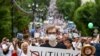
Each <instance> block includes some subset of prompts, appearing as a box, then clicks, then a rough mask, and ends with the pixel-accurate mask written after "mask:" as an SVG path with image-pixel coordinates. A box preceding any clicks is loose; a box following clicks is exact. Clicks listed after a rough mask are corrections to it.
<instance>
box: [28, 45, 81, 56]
mask: <svg viewBox="0 0 100 56" xmlns="http://www.w3.org/2000/svg"><path fill="white" fill-rule="evenodd" d="M80 54H81V51H78V50H67V49H57V48H48V47H33V46H29V47H28V56H81V55H80Z"/></svg>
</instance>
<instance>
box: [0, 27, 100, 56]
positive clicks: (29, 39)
mask: <svg viewBox="0 0 100 56" xmlns="http://www.w3.org/2000/svg"><path fill="white" fill-rule="evenodd" d="M33 35H34V37H33V36H31V34H30V33H28V32H27V33H24V34H23V38H22V39H20V38H17V37H15V38H13V39H12V41H9V39H8V38H7V37H4V38H3V39H2V42H1V44H0V56H27V53H28V52H27V50H28V46H36V47H50V48H60V49H66V50H67V49H68V50H80V51H82V56H95V48H94V47H93V44H94V43H99V40H100V39H99V38H100V35H99V34H98V35H97V36H96V37H82V36H79V34H78V33H77V32H75V31H74V32H73V33H72V35H73V36H72V37H70V34H69V33H68V32H62V31H61V30H60V29H59V28H57V27H55V26H50V27H48V28H47V29H46V30H45V36H41V35H40V32H38V31H37V32H34V34H33ZM86 46H87V47H89V46H91V47H89V48H85V47H86ZM83 47H84V48H85V49H86V50H84V48H83ZM84 53H85V54H84Z"/></svg>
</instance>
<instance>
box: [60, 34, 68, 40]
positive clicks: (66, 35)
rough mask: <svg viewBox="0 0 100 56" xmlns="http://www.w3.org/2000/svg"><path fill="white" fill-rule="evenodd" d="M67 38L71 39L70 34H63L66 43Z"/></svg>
mask: <svg viewBox="0 0 100 56" xmlns="http://www.w3.org/2000/svg"><path fill="white" fill-rule="evenodd" d="M67 38H69V34H68V33H63V38H62V40H63V41H65V40H66V39H67Z"/></svg>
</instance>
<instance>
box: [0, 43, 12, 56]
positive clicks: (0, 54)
mask: <svg viewBox="0 0 100 56" xmlns="http://www.w3.org/2000/svg"><path fill="white" fill-rule="evenodd" d="M0 56H12V51H11V50H9V46H8V45H7V44H2V48H1V50H0Z"/></svg>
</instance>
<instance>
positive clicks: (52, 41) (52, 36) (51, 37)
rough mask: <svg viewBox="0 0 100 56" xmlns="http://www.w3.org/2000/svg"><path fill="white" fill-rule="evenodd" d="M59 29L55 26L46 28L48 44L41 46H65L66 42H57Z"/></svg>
mask: <svg viewBox="0 0 100 56" xmlns="http://www.w3.org/2000/svg"><path fill="white" fill-rule="evenodd" d="M57 31H58V29H57V28H56V27H55V26H50V27H48V28H47V30H46V34H47V40H46V42H47V43H46V44H43V45H41V46H43V47H52V48H65V46H64V44H60V43H58V42H57Z"/></svg>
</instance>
